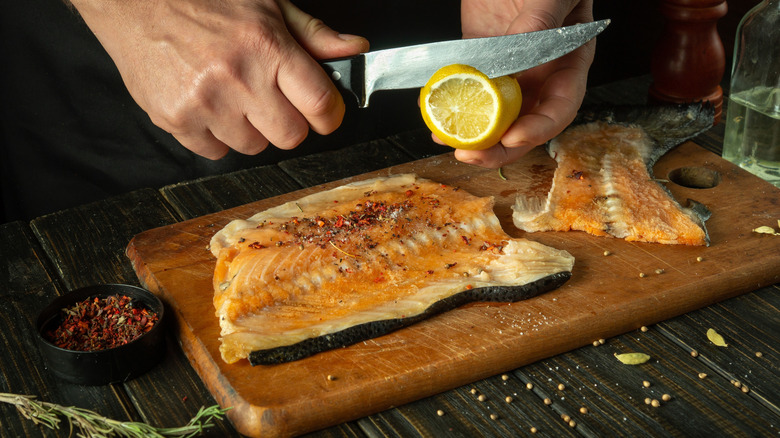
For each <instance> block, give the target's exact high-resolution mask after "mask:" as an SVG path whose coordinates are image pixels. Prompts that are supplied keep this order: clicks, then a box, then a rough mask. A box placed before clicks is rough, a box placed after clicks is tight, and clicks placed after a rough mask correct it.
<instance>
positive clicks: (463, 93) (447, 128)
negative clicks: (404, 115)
mask: <svg viewBox="0 0 780 438" xmlns="http://www.w3.org/2000/svg"><path fill="white" fill-rule="evenodd" d="M521 104H522V94H521V92H520V86H519V85H518V84H517V81H516V80H515V79H514V78H512V77H511V76H502V77H498V78H495V79H490V78H488V77H487V76H486V75H485V74H483V73H482V72H480V71H479V70H477V69H475V68H473V67H471V66H468V65H462V64H453V65H449V66H446V67H443V68H441V69H440V70H438V71H437V72H436V73H434V75H433V76H432V77H431V79H430V80H429V81H428V83H427V84H425V86H424V87H423V88H422V90H420V111H421V113H422V117H423V120H424V121H425V124H426V125H427V126H428V128H429V129H430V130H431V132H433V133H434V134H436V136H437V137H438V138H439V139H440V140H441V141H443V142H444V143H445V144H446V145H448V146H451V147H454V148H458V149H471V150H479V149H486V148H489V147H491V146H493V145H495V144H496V143H498V142H499V141H500V140H501V137H502V136H503V135H504V133H505V132H506V130H507V129H509V126H510V125H512V123H513V122H514V121H515V120H516V119H517V116H518V115H519V114H520V106H521Z"/></svg>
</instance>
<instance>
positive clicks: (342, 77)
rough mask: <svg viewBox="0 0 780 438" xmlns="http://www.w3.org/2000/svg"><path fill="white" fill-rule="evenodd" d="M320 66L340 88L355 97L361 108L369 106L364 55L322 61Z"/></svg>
mask: <svg viewBox="0 0 780 438" xmlns="http://www.w3.org/2000/svg"><path fill="white" fill-rule="evenodd" d="M320 65H322V68H323V69H324V70H325V72H326V73H327V74H328V76H330V78H331V79H332V80H333V82H335V83H336V85H337V86H338V87H339V88H341V89H343V90H345V91H348V92H349V93H350V94H352V95H353V96H355V98H356V99H357V102H358V105H359V106H360V107H361V108H365V107H366V106H368V105H367V102H366V93H365V87H364V81H363V72H364V68H363V67H364V59H363V55H357V56H349V57H346V58H337V59H329V60H326V61H320Z"/></svg>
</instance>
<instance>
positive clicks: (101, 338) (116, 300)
mask: <svg viewBox="0 0 780 438" xmlns="http://www.w3.org/2000/svg"><path fill="white" fill-rule="evenodd" d="M61 314H62V322H61V323H60V325H59V326H58V327H57V328H56V329H55V330H53V331H49V332H47V333H46V336H47V340H48V341H49V342H51V343H52V344H54V345H56V346H57V347H60V348H65V349H67V350H75V351H98V350H106V349H109V348H115V347H119V346H122V345H125V344H127V343H129V342H130V341H133V340H134V339H136V338H138V337H139V336H141V335H143V334H144V333H146V332H148V331H149V330H151V329H152V327H153V326H154V324H155V323H156V322H157V320H158V316H157V313H155V312H151V311H149V310H148V309H146V308H143V307H134V306H133V302H132V300H131V298H130V297H128V296H126V295H122V296H119V295H109V296H108V297H106V298H101V297H95V298H88V299H86V300H84V301H80V302H78V303H76V304H74V305H73V306H71V307H68V308H65V309H62V312H61Z"/></svg>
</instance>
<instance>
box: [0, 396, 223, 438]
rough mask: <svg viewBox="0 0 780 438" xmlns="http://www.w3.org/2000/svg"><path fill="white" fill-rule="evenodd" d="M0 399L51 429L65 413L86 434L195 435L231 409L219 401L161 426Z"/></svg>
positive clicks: (97, 437)
mask: <svg viewBox="0 0 780 438" xmlns="http://www.w3.org/2000/svg"><path fill="white" fill-rule="evenodd" d="M0 402H3V403H8V404H11V405H14V406H16V410H17V411H19V413H20V414H22V416H24V417H25V418H27V419H28V420H31V421H32V422H33V423H35V424H39V425H43V426H46V427H48V428H50V429H56V430H59V428H60V422H61V421H62V420H61V418H60V417H65V418H66V419H67V420H68V424H69V426H70V432H71V434H72V433H73V430H74V428H75V429H78V430H79V432H78V433H77V434H76V436H78V437H83V438H108V437H128V438H144V437H154V438H165V437H194V436H196V435H198V434H200V433H202V432H203V431H204V430H205V429H207V428H209V427H213V426H214V420H215V419H216V420H221V419H222V418H223V415H224V414H225V412H226V411H227V410H228V409H229V408H228V409H221V408H220V407H219V406H217V405H214V406H211V407H208V408H204V407H201V408H200V410H199V411H198V413H197V414H195V416H194V417H193V418H192V419H191V420H190V421H189V423H187V424H186V425H185V426H181V427H171V428H158V427H154V426H150V425H148V424H146V423H139V422H134V421H117V420H112V419H110V418H106V417H104V416H102V415H100V414H97V413H95V412H93V411H90V410H87V409H82V408H77V407H72V406H62V405H58V404H56V403H50V402H44V401H37V400H35V396H32V395H20V394H9V393H5V392H0Z"/></svg>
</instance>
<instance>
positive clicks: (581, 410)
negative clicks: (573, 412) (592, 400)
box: [580, 406, 588, 414]
mask: <svg viewBox="0 0 780 438" xmlns="http://www.w3.org/2000/svg"><path fill="white" fill-rule="evenodd" d="M587 413H588V408H586V407H585V406H583V407H581V408H580V414H587Z"/></svg>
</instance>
